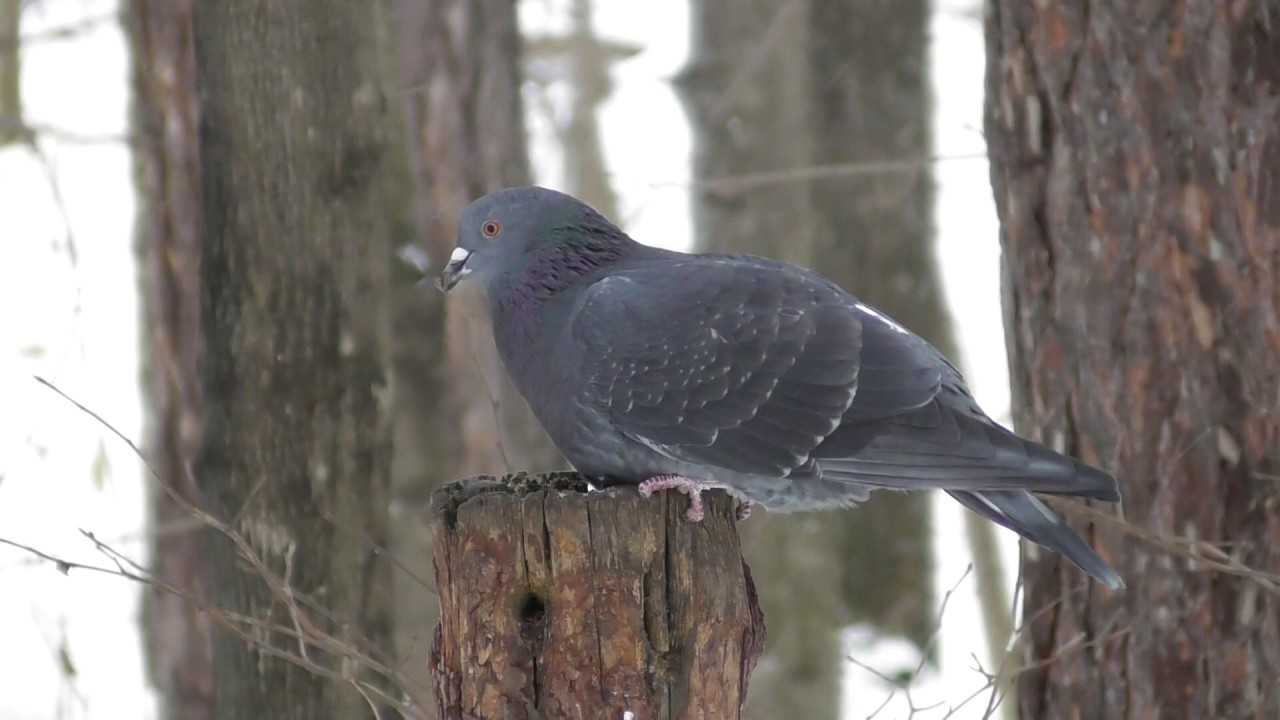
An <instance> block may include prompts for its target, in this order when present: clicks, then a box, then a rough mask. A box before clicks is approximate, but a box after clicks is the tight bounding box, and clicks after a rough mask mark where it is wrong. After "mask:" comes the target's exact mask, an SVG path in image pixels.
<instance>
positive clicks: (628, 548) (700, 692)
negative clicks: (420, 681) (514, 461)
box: [432, 473, 764, 720]
mask: <svg viewBox="0 0 1280 720" xmlns="http://www.w3.org/2000/svg"><path fill="white" fill-rule="evenodd" d="M707 500H708V501H709V502H708V504H707V515H706V517H705V519H703V520H702V522H700V523H691V522H689V521H688V520H686V519H685V517H684V513H685V509H686V507H687V504H686V503H685V501H684V500H683V499H680V498H678V496H674V495H673V494H672V493H661V494H660V495H658V496H655V497H654V498H651V499H645V498H641V497H640V495H639V494H638V493H636V492H635V490H634V488H613V489H610V490H606V491H602V492H590V493H589V492H587V491H586V484H585V483H584V482H583V481H582V480H581V479H580V478H579V477H578V476H576V475H574V474H572V473H558V474H553V475H542V476H526V475H523V474H521V475H516V476H509V477H507V478H504V479H502V480H494V479H493V478H477V479H473V480H470V481H466V482H461V483H453V484H451V485H448V486H445V487H444V488H441V489H440V490H439V491H437V493H436V495H435V498H434V501H433V510H432V520H433V527H434V531H433V532H434V536H435V557H434V560H435V568H436V585H437V586H438V587H439V588H440V600H441V606H442V608H441V609H442V612H441V622H440V626H439V627H438V629H437V633H436V641H435V647H434V649H433V652H432V669H433V674H434V675H435V681H436V693H437V694H436V698H437V705H438V709H437V712H438V713H439V716H440V717H441V718H445V719H448V720H461V719H462V718H485V719H488V718H518V719H520V720H533V719H535V718H544V717H545V718H589V719H594V718H632V719H634V720H649V719H651V718H687V719H688V720H693V719H695V718H698V719H705V720H712V719H715V718H738V717H739V716H740V710H741V707H742V703H743V701H744V700H745V699H746V690H747V679H748V676H749V675H750V673H751V670H752V668H753V667H754V666H755V662H756V659H757V658H758V656H759V653H760V649H761V645H762V643H763V640H764V622H763V618H762V616H761V614H760V608H759V606H758V605H757V603H756V596H755V588H754V586H753V584H752V582H751V573H750V571H749V570H748V569H747V566H746V563H745V562H744V561H743V559H742V554H741V551H740V549H739V546H738V536H737V531H736V530H735V528H734V524H735V520H734V517H735V513H736V502H735V501H734V500H732V499H731V498H730V497H728V496H727V495H725V494H724V493H721V492H714V493H711V494H710V495H708V496H707Z"/></svg>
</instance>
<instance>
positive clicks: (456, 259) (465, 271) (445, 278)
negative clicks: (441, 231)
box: [436, 248, 471, 292]
mask: <svg viewBox="0 0 1280 720" xmlns="http://www.w3.org/2000/svg"><path fill="white" fill-rule="evenodd" d="M470 257H471V251H470V250H465V249H463V248H454V249H453V254H451V255H450V256H449V262H447V263H445V266H444V269H443V270H441V271H440V277H438V278H436V287H438V288H440V292H449V291H450V290H452V289H453V286H454V285H457V284H458V281H459V280H461V279H462V278H464V277H466V276H467V275H470V274H471V268H469V267H467V259H468V258H470Z"/></svg>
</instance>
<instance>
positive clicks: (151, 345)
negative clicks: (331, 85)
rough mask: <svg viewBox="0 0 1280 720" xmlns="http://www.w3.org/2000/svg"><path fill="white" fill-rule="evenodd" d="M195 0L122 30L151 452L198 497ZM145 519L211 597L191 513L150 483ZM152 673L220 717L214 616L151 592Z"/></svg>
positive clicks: (179, 713) (175, 579) (179, 711)
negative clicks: (128, 68) (129, 86)
mask: <svg viewBox="0 0 1280 720" xmlns="http://www.w3.org/2000/svg"><path fill="white" fill-rule="evenodd" d="M191 12H192V2H191V1H190V0H171V1H166V2H151V1H149V0H131V2H130V3H129V4H128V5H127V7H126V8H125V28H126V31H127V33H128V36H129V43H130V46H131V50H132V53H131V54H132V58H133V68H132V70H133V73H132V83H133V131H132V133H131V134H132V136H133V137H134V138H135V139H136V141H135V142H136V144H135V146H134V157H135V158H136V165H135V167H136V171H137V175H136V182H137V185H138V199H139V209H138V221H137V244H138V255H139V258H140V262H141V264H142V266H143V271H142V272H141V273H140V276H141V278H142V288H141V294H142V301H143V308H144V312H145V313H146V319H147V321H146V322H145V323H143V330H144V332H145V334H146V337H145V352H143V353H142V357H143V358H144V359H145V363H146V366H145V367H144V368H143V378H144V383H143V385H144V388H145V391H146V403H147V431H146V437H147V440H146V446H147V455H148V457H149V459H150V462H151V465H152V467H153V468H154V469H155V470H156V472H157V474H158V475H159V476H160V477H162V478H165V479H166V481H167V482H168V483H169V486H170V488H171V489H172V490H173V491H175V492H176V493H178V494H179V495H180V496H181V497H183V498H185V499H186V500H187V501H188V502H190V503H194V504H200V499H199V493H198V492H197V490H196V485H195V479H194V477H192V476H191V475H190V474H188V472H187V469H188V468H190V467H191V466H192V465H193V463H194V462H195V460H196V457H197V456H198V452H199V447H200V437H201V434H202V433H203V427H204V422H203V421H204V411H205V406H204V401H203V397H202V395H203V387H202V385H201V382H200V363H201V358H202V357H203V354H204V329H203V325H202V322H201V317H200V296H201V290H200V288H201V284H200V259H201V252H202V248H203V241H202V238H203V235H202V233H201V224H200V151H199V137H198V132H197V130H198V105H199V103H198V101H197V98H196V84H195V83H196V81H195V54H194V50H193V47H192V29H191ZM148 494H149V505H150V507H149V518H148V526H149V533H150V535H151V551H150V555H151V558H152V560H151V567H152V571H153V572H154V573H155V575H156V577H157V578H158V579H159V580H161V581H163V582H165V583H169V584H171V585H173V586H174V587H180V588H186V589H187V590H188V592H190V593H191V594H192V596H194V597H196V598H204V597H205V594H204V590H205V587H204V583H203V582H202V577H201V573H202V571H203V569H204V562H203V559H204V543H203V541H202V538H201V537H200V535H199V533H197V532H195V531H196V529H197V527H196V524H195V523H194V522H193V519H192V518H191V517H190V515H189V513H187V512H186V511H185V510H184V509H183V508H181V507H179V505H178V504H177V503H176V502H175V501H174V500H173V498H171V497H170V496H169V495H168V494H166V493H165V492H163V491H162V489H161V488H159V487H151V488H149V490H148ZM143 624H144V628H145V630H144V634H145V637H146V653H147V665H148V674H149V676H150V680H151V683H152V684H153V685H154V686H155V687H156V689H157V690H158V691H159V693H160V700H161V703H160V713H161V717H165V718H190V719H191V720H202V719H204V718H212V717H213V709H214V682H213V649H212V646H211V644H210V626H209V622H208V618H207V617H206V616H205V615H204V614H203V613H200V612H199V610H198V608H196V607H194V606H193V605H192V603H190V602H188V601H186V600H183V599H182V598H178V597H176V596H174V595H170V594H168V593H163V592H159V591H156V590H149V591H148V592H147V594H146V597H145V603H144V609H143Z"/></svg>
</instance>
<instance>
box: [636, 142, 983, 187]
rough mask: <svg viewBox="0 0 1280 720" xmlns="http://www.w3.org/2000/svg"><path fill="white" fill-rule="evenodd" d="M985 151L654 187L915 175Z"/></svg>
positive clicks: (977, 156) (979, 156) (762, 184)
mask: <svg viewBox="0 0 1280 720" xmlns="http://www.w3.org/2000/svg"><path fill="white" fill-rule="evenodd" d="M986 157H987V154H986V153H985V152H974V153H961V154H958V155H930V156H928V157H922V158H908V159H905V160H880V161H867V162H846V163H831V164H826V165H808V166H805V167H797V168H786V169H782V170H761V171H759V172H751V173H742V174H739V175H722V176H720V177H714V178H703V179H700V180H691V181H689V182H674V181H672V182H659V183H654V184H653V187H655V188H658V187H686V188H690V189H694V190H706V191H710V192H720V193H732V192H743V191H745V190H755V189H758V188H761V187H767V186H770V185H780V184H783V183H789V182H803V181H807V180H827V179H831V178H844V177H857V176H861V175H885V174H897V173H904V172H915V171H918V170H922V169H924V168H928V167H932V166H933V165H937V164H939V163H943V162H951V161H955V160H983V159H986Z"/></svg>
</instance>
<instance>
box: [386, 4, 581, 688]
mask: <svg viewBox="0 0 1280 720" xmlns="http://www.w3.org/2000/svg"><path fill="white" fill-rule="evenodd" d="M396 6H397V21H398V26H399V29H400V32H399V34H400V55H399V62H400V73H401V77H402V80H401V82H402V83H403V88H404V89H403V91H402V92H403V94H402V95H401V97H400V100H401V101H402V102H403V103H404V110H405V112H406V118H407V120H408V126H409V139H410V153H411V158H412V168H413V180H414V202H413V211H414V214H415V217H416V221H417V227H418V231H419V234H420V236H419V238H418V239H417V240H416V242H418V243H420V244H421V245H422V246H423V247H424V248H425V250H426V251H427V253H428V254H429V255H430V257H431V259H432V264H431V267H432V269H433V270H438V269H439V268H440V267H442V266H443V264H444V261H445V259H446V258H448V256H449V253H450V252H451V251H452V249H453V245H454V241H455V237H456V232H455V226H456V223H457V217H458V214H459V213H460V212H461V210H462V208H463V207H465V206H466V204H467V203H469V202H470V201H471V200H473V199H475V198H476V197H479V196H480V195H482V194H484V193H486V192H488V191H490V190H495V189H497V188H500V187H504V186H509V185H523V184H527V183H528V182H529V165H528V159H527V157H526V150H525V129H524V115H523V113H524V108H523V103H522V102H521V96H520V79H521V73H520V37H519V34H518V31H517V26H516V8H515V3H512V2H510V0H475V1H472V0H465V1H463V0H396ZM404 240H405V241H408V240H410V237H409V236H408V235H407V234H406V237H405V238H404ZM458 290H460V291H462V292H452V293H449V295H448V296H447V297H446V296H445V295H442V294H441V293H438V292H436V291H435V289H434V288H401V289H399V290H397V291H396V292H395V294H394V295H393V297H392V303H393V304H392V323H393V333H392V344H391V348H392V353H393V363H392V370H393V378H394V382H393V388H394V392H393V393H392V398H391V406H392V415H393V427H394V434H395V456H394V461H393V466H392V471H391V472H392V485H393V493H394V497H395V499H396V502H395V507H396V508H397V512H395V513H394V514H393V520H392V537H393V545H392V547H393V552H394V553H395V555H396V556H397V558H399V560H400V562H402V563H403V564H404V565H405V566H406V567H407V568H408V569H409V570H410V571H411V574H410V573H397V574H396V577H395V592H396V628H397V632H396V643H397V649H398V651H399V653H400V655H401V657H402V659H403V661H404V663H405V671H406V673H407V674H408V676H409V677H410V679H411V681H412V682H413V684H414V685H415V686H419V685H421V686H422V687H428V686H429V684H430V682H431V680H430V677H429V673H428V662H427V651H428V649H429V648H430V640H431V633H432V629H433V628H434V627H435V624H436V620H437V617H438V612H439V607H438V601H437V598H436V594H435V589H434V588H432V587H426V586H424V583H422V582H421V580H420V579H419V578H428V577H430V576H431V564H430V560H431V532H430V528H429V527H427V526H426V525H425V524H424V523H423V522H422V514H421V510H420V509H421V508H422V507H423V506H424V505H425V504H426V502H427V498H428V497H429V496H430V494H431V491H432V490H433V489H434V488H435V487H436V485H437V483H438V479H439V478H456V477H463V476H467V475H474V474H476V473H483V472H489V473H494V472H502V471H504V470H507V469H511V468H521V469H528V468H534V469H543V470H548V469H553V468H555V467H559V466H562V465H563V461H562V460H560V459H559V455H558V453H556V451H555V450H554V448H553V447H552V445H551V442H550V440H549V439H548V438H547V437H546V435H545V434H544V433H543V431H542V430H541V427H540V426H539V425H538V424H537V422H536V420H535V419H534V418H533V415H532V413H531V412H530V411H529V410H528V407H527V406H526V404H525V402H524V400H523V398H521V397H520V394H519V393H518V392H517V391H516V390H515V388H514V386H513V385H512V384H511V382H510V380H509V379H508V378H507V375H506V372H505V371H504V370H503V369H502V367H501V364H500V362H499V361H498V358H497V353H496V351H495V349H494V346H493V342H492V340H490V333H489V330H488V326H487V323H488V313H487V311H486V310H485V309H484V306H483V304H482V303H481V302H479V300H480V298H479V297H477V296H476V293H475V291H474V289H472V288H466V287H463V288H458Z"/></svg>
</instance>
